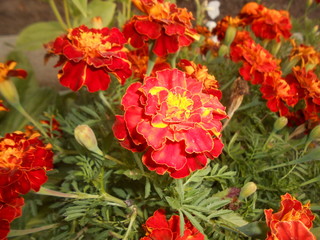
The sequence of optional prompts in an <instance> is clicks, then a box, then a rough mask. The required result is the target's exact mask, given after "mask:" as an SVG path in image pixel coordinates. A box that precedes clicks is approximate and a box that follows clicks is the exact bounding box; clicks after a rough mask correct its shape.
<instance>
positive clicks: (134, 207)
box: [123, 205, 138, 240]
mask: <svg viewBox="0 0 320 240" xmlns="http://www.w3.org/2000/svg"><path fill="white" fill-rule="evenodd" d="M131 208H132V214H131V217H130V223H129V226H128V229H127V232H126V235H124V237H123V240H127V239H128V237H129V234H130V232H131V228H132V226H133V223H134V221H135V220H136V217H137V212H138V211H137V207H136V206H135V205H133V206H132V207H131Z"/></svg>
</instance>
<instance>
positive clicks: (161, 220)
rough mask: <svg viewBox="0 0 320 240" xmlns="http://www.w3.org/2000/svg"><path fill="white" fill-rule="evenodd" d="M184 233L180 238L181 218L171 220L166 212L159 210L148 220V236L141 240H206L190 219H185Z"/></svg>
mask: <svg viewBox="0 0 320 240" xmlns="http://www.w3.org/2000/svg"><path fill="white" fill-rule="evenodd" d="M184 221H185V225H184V233H183V235H182V236H180V217H179V216H178V215H172V216H171V217H170V219H169V220H167V218H166V213H165V211H164V210H162V209H159V210H157V211H155V212H154V213H153V216H152V217H150V218H148V220H147V221H146V223H145V225H144V228H145V230H146V236H145V237H142V238H141V239H140V240H151V239H170V240H185V239H193V240H204V235H203V234H202V233H201V232H199V230H198V229H196V228H195V227H194V226H193V225H192V224H191V222H190V221H189V220H188V219H184Z"/></svg>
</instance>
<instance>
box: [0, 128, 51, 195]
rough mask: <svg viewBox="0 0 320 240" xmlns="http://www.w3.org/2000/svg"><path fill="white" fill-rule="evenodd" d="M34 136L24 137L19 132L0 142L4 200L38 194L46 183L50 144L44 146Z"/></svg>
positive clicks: (36, 136) (0, 167)
mask: <svg viewBox="0 0 320 240" xmlns="http://www.w3.org/2000/svg"><path fill="white" fill-rule="evenodd" d="M38 137H39V134H38V133H35V134H33V135H32V136H30V137H27V136H26V135H25V134H24V133H22V132H14V133H8V134H6V135H5V137H3V138H1V139H0V196H1V197H2V199H4V200H5V201H8V200H10V199H12V198H15V197H17V196H18V195H19V194H26V193H28V192H29V191H30V190H31V189H32V190H34V191H39V189H40V186H41V185H42V184H44V183H45V182H46V181H47V175H46V173H47V171H48V170H51V169H52V167H53V165H52V162H53V152H52V151H51V145H50V144H47V145H46V144H44V143H43V142H42V141H41V140H40V139H39V138H38Z"/></svg>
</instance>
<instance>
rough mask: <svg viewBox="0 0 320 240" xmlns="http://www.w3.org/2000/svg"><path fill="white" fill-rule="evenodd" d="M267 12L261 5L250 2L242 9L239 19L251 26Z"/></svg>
mask: <svg viewBox="0 0 320 240" xmlns="http://www.w3.org/2000/svg"><path fill="white" fill-rule="evenodd" d="M266 10H267V9H266V8H265V7H264V6H263V5H261V4H258V3H256V2H249V3H247V4H246V5H244V6H243V7H242V9H241V11H240V14H239V17H240V18H241V19H242V20H243V21H244V22H245V25H249V24H251V23H252V21H253V20H254V19H257V18H259V17H260V16H261V14H263V13H264V12H265V11H266Z"/></svg>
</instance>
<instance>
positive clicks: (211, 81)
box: [178, 59, 222, 99]
mask: <svg viewBox="0 0 320 240" xmlns="http://www.w3.org/2000/svg"><path fill="white" fill-rule="evenodd" d="M178 67H179V68H180V69H182V71H184V72H185V73H187V76H188V77H192V78H195V79H197V80H198V81H200V82H202V84H203V88H204V89H203V91H204V93H208V94H212V95H214V96H216V97H217V98H218V99H221V97H222V92H221V91H220V90H219V83H218V81H217V80H216V78H215V77H214V76H213V75H210V74H209V73H208V68H207V67H206V66H203V65H201V64H198V65H197V64H195V63H194V62H192V61H189V60H186V59H182V60H180V62H179V63H178Z"/></svg>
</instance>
